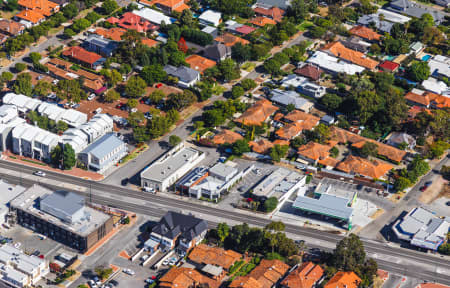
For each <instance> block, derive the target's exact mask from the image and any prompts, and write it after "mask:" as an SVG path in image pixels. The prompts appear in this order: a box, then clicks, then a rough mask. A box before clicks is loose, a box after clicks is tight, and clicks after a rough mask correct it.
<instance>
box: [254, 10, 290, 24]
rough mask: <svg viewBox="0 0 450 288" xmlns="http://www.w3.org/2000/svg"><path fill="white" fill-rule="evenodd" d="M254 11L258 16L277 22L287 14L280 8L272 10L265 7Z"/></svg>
mask: <svg viewBox="0 0 450 288" xmlns="http://www.w3.org/2000/svg"><path fill="white" fill-rule="evenodd" d="M253 11H255V13H256V14H258V15H262V16H266V17H270V18H272V19H273V20H275V21H277V22H280V21H281V20H282V19H283V16H284V14H285V12H284V10H283V9H280V8H278V7H272V8H270V9H267V8H264V7H256V8H255V9H253Z"/></svg>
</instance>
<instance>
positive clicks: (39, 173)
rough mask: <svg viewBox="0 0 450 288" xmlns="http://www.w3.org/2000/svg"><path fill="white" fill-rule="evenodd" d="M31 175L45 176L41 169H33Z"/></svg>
mask: <svg viewBox="0 0 450 288" xmlns="http://www.w3.org/2000/svg"><path fill="white" fill-rule="evenodd" d="M33 175H36V176H40V177H45V172H43V171H35V172H33Z"/></svg>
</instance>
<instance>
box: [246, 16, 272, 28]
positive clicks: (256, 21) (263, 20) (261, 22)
mask: <svg viewBox="0 0 450 288" xmlns="http://www.w3.org/2000/svg"><path fill="white" fill-rule="evenodd" d="M248 22H249V23H251V24H253V25H256V26H259V27H264V26H266V25H276V24H277V22H276V21H274V20H272V19H270V18H267V17H262V16H259V17H255V18H253V19H252V20H250V21H248Z"/></svg>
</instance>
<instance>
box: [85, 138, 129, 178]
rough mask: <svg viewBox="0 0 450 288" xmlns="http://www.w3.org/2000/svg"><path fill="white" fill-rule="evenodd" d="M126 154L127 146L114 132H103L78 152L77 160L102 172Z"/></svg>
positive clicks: (91, 168)
mask: <svg viewBox="0 0 450 288" xmlns="http://www.w3.org/2000/svg"><path fill="white" fill-rule="evenodd" d="M127 154H128V146H127V144H126V143H125V142H123V141H122V140H120V139H119V137H117V136H116V135H115V134H114V133H109V134H105V135H103V136H102V137H100V139H98V140H96V141H95V142H94V143H92V144H91V145H89V146H88V147H86V148H85V149H84V150H83V151H81V152H80V153H79V154H78V160H79V161H80V162H81V163H82V164H83V165H84V166H85V167H87V168H89V169H90V170H93V171H96V172H98V173H101V174H102V173H104V172H106V170H108V169H109V168H111V167H112V166H114V165H116V164H117V163H118V162H119V160H120V159H122V158H123V157H125V156H126V155H127Z"/></svg>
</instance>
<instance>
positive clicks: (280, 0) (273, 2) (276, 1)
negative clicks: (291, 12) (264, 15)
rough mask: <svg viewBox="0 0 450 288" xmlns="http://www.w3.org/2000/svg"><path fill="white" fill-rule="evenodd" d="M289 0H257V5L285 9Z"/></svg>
mask: <svg viewBox="0 0 450 288" xmlns="http://www.w3.org/2000/svg"><path fill="white" fill-rule="evenodd" d="M290 3H291V1H290V0H258V1H257V2H256V4H257V5H264V6H268V7H273V6H276V7H278V8H281V9H286V8H287V7H288V6H289V5H290Z"/></svg>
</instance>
